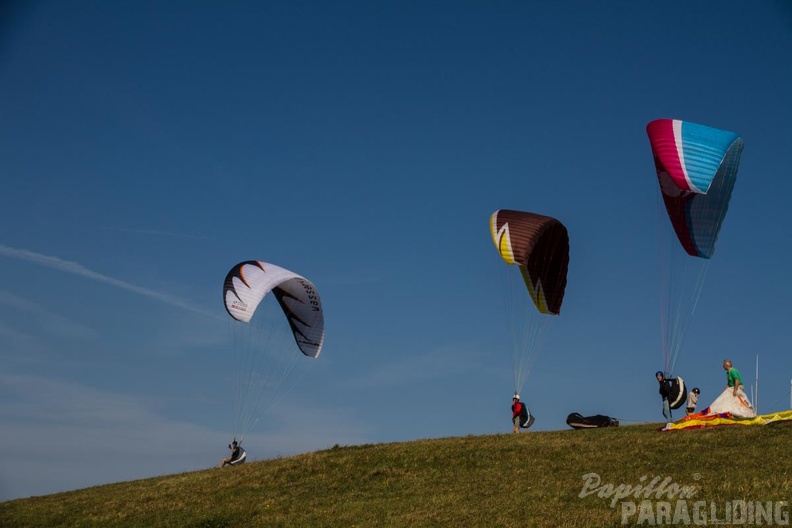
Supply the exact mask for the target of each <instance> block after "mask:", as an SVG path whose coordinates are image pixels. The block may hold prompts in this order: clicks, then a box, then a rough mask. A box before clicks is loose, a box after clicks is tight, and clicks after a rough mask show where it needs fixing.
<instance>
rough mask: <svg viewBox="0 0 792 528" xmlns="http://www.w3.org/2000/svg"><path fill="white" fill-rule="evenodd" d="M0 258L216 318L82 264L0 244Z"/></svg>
mask: <svg viewBox="0 0 792 528" xmlns="http://www.w3.org/2000/svg"><path fill="white" fill-rule="evenodd" d="M0 257H10V258H15V259H18V260H24V261H27V262H33V263H34V264H39V265H41V266H45V267H47V268H52V269H56V270H59V271H65V272H66V273H72V274H74V275H80V276H81V277H85V278H87V279H91V280H94V281H97V282H102V283H104V284H109V285H111V286H115V287H116V288H121V289H122V290H127V291H131V292H135V293H138V294H140V295H145V296H146V297H150V298H152V299H156V300H158V301H162V302H164V303H168V304H170V305H172V306H178V307H179V308H184V309H185V310H190V311H192V312H196V313H199V314H201V315H205V316H208V317H212V318H217V316H216V315H215V314H212V313H209V312H207V311H204V310H201V309H200V308H196V307H194V306H192V305H191V304H190V303H188V302H187V301H183V300H181V299H178V298H176V297H173V296H171V295H166V294H164V293H160V292H157V291H154V290H149V289H148V288H143V287H141V286H135V285H134V284H130V283H128V282H124V281H122V280H118V279H114V278H113V277H108V276H107V275H102V274H101V273H97V272H95V271H93V270H90V269H88V268H86V267H85V266H83V265H82V264H78V263H77V262H70V261H68V260H63V259H59V258H58V257H51V256H49V255H42V254H41V253H35V252H33V251H28V250H27V249H16V248H12V247H8V246H4V245H2V244H0Z"/></svg>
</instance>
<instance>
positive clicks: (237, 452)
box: [220, 440, 246, 467]
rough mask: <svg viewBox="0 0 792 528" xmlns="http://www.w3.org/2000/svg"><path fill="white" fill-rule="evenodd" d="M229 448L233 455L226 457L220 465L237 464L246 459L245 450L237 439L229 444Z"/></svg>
mask: <svg viewBox="0 0 792 528" xmlns="http://www.w3.org/2000/svg"><path fill="white" fill-rule="evenodd" d="M228 449H230V450H231V456H230V457H228V458H224V459H223V461H222V462H221V463H220V467H225V466H233V465H235V464H241V463H242V462H244V461H245V456H246V454H245V450H244V449H242V446H241V445H239V444H238V443H237V441H236V440H234V441H233V442H231V443H230V444H228Z"/></svg>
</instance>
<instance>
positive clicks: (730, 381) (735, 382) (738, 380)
mask: <svg viewBox="0 0 792 528" xmlns="http://www.w3.org/2000/svg"><path fill="white" fill-rule="evenodd" d="M723 370H725V371H726V388H727V389H728V388H729V387H734V392H733V393H732V394H733V395H734V396H737V391H738V390H740V388H741V387H742V384H743V382H742V377H740V373H739V372H738V371H737V369H736V368H734V367H732V362H731V360H730V359H724V360H723Z"/></svg>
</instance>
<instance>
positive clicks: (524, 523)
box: [0, 424, 792, 528]
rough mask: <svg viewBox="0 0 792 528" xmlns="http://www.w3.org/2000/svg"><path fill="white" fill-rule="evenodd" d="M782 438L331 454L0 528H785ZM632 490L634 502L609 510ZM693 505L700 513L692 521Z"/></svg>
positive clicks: (608, 439)
mask: <svg viewBox="0 0 792 528" xmlns="http://www.w3.org/2000/svg"><path fill="white" fill-rule="evenodd" d="M791 435H792V428H790V427H788V426H786V425H784V424H775V425H767V426H753V427H743V426H732V427H721V428H714V429H709V430H694V431H678V432H670V433H660V432H657V431H656V429H655V427H654V426H649V425H641V426H630V427H619V428H613V429H597V430H588V431H574V430H568V431H552V432H536V433H523V434H519V435H514V434H500V435H488V436H468V437H457V438H440V439H434V440H418V441H414V442H405V443H393V444H377V445H362V446H349V447H338V446H336V447H334V448H333V449H328V450H325V451H319V452H314V453H308V454H304V455H299V456H294V457H289V458H282V459H275V460H267V461H261V462H254V463H247V464H244V465H242V466H239V467H226V468H223V469H219V468H212V469H207V470H203V471H196V472H191V473H184V474H180V475H171V476H164V477H158V478H151V479H146V480H138V481H132V482H124V483H118V484H109V485H104V486H98V487H94V488H87V489H82V490H77V491H72V492H67V493H59V494H55V495H48V496H44V497H34V498H29V499H20V500H14V501H8V502H5V503H0V526H3V527H15V528H23V527H36V528H41V527H54V526H63V527H102V528H106V527H139V528H149V527H159V526H168V527H180V528H198V527H202V528H220V527H235V526H268V527H278V526H283V527H287V526H288V527H292V526H293V527H343V528H352V527H386V526H400V527H427V526H437V527H501V526H502V527H511V526H515V527H517V526H519V527H529V526H554V527H567V526H568V527H577V526H618V525H621V521H622V514H623V513H624V512H625V511H626V510H625V509H624V508H629V507H628V506H622V505H621V502H622V501H631V502H632V503H634V504H635V505H636V511H635V513H634V514H631V515H627V516H626V521H627V525H628V526H629V525H650V522H649V521H650V519H649V515H650V514H651V521H652V523H654V524H657V525H672V522H673V521H674V520H676V524H677V525H682V526H684V525H685V517H684V516H683V515H682V514H681V511H678V510H676V509H677V508H680V507H681V506H680V505H679V504H680V503H681V502H683V503H684V505H686V506H688V518H689V521H688V524H689V525H696V524H715V523H718V522H721V521H723V520H724V518H725V516H726V515H727V514H728V515H730V516H735V515H738V514H739V515H742V514H740V513H739V512H740V511H743V510H740V506H739V504H738V503H737V502H735V501H746V504H748V503H750V504H749V505H750V515H751V516H750V518H747V520H750V521H752V522H747V521H746V522H745V523H744V524H746V525H750V524H759V523H758V522H757V521H756V518H759V516H763V517H761V518H760V520H762V521H763V523H762V524H763V525H768V524H771V525H778V524H782V523H783V519H784V517H783V516H784V515H786V519H787V520H786V523H787V524H789V507H788V506H786V505H785V504H783V503H779V501H787V500H789V499H790V494H791V493H792V492H790V490H792V449H790V448H791V447H792V438H791ZM586 474H597V475H598V477H599V485H595V484H596V482H597V481H596V478H595V477H594V476H589V477H586V478H584V475H586ZM653 479H654V481H655V485H654V486H653V489H654V490H655V491H654V492H652V491H651V489H647V488H646V487H647V486H649V485H650V483H651V482H652V480H653ZM663 481H664V482H665V484H664V485H663V484H662V482H663ZM620 485H622V486H621V487H620V488H619V486H620ZM584 486H585V491H588V492H590V493H584ZM608 486H610V487H608ZM625 486H630V487H631V488H630V489H627V488H625ZM637 486H644V488H643V490H640V489H639V493H638V495H639V497H638V498H634V497H633V496H629V497H627V498H623V499H618V498H614V492H616V491H621V492H623V494H624V495H627V494H628V493H629V492H630V491H635V487H637ZM592 489H593V490H592ZM658 490H659V491H658ZM680 491H681V492H684V493H687V494H688V498H685V497H681V501H680V494H679V493H680ZM581 495H583V496H581ZM644 495H646V497H645V496H644ZM644 500H645V501H647V502H645V503H644V508H643V509H641V504H640V503H641V501H644ZM678 501H680V502H679V503H678ZM697 502H698V503H701V504H704V505H705V506H706V511H705V510H704V507H703V506H700V505H699V506H697V507H695V511H693V510H694V506H695V503H697ZM612 503H613V504H614V506H612V505H611V504H612ZM665 504H670V508H671V510H670V511H668V510H667V509H666V508H667V506H665ZM768 507H769V510H770V513H769V515H770V521H771V522H769V523H768V522H767V518H768V517H767V515H768V514H767V508H768ZM712 508H715V509H714V510H713V509H712ZM727 510H728V512H727ZM738 510H739V511H738ZM745 511H746V512H747V510H745ZM702 514H703V515H704V516H705V517H704V518H702ZM713 514H714V515H713ZM641 515H642V516H641ZM673 515H677V517H676V518H674V517H672V516H673ZM730 518H731V517H730ZM702 520H703V522H702Z"/></svg>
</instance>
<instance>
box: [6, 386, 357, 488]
mask: <svg viewBox="0 0 792 528" xmlns="http://www.w3.org/2000/svg"><path fill="white" fill-rule="evenodd" d="M0 395H2V398H0V501H4V500H10V499H14V498H20V497H27V496H31V495H44V494H50V493H56V492H60V491H67V490H72V489H77V488H83V487H87V486H96V485H99V484H104V483H109V482H121V481H128V480H132V479H141V478H148V477H153V476H157V475H167V474H174V473H180V472H184V471H193V470H199V469H205V468H212V467H217V466H218V465H219V462H220V459H221V458H222V457H224V456H227V455H228V451H227V450H226V449H225V445H226V444H227V443H228V442H229V434H228V432H227V431H220V430H219V429H215V428H212V427H207V426H205V425H201V424H194V423H189V422H187V421H184V420H178V419H172V418H169V417H166V416H163V415H162V414H160V413H159V412H157V411H155V410H154V409H156V408H159V407H161V404H162V402H161V401H160V400H155V399H151V398H149V399H147V398H145V397H135V396H131V395H126V394H119V393H114V392H111V391H107V390H101V389H97V388H93V387H88V386H86V385H83V384H79V383H74V382H66V381H58V380H54V379H48V378H44V377H39V376H20V375H3V374H2V373H0ZM306 413H307V414H306ZM267 422H268V423H270V424H272V423H276V424H277V430H273V431H271V432H266V431H265V429H266V428H265V427H264V424H262V428H261V431H260V432H259V433H256V434H252V435H251V436H250V438H249V439H248V440H247V441H246V442H245V447H246V448H247V450H248V453H249V456H250V460H260V459H266V458H273V457H277V456H289V455H293V454H297V453H302V452H307V451H313V450H316V449H321V448H328V447H331V446H333V445H334V444H340V445H354V444H358V443H366V442H370V438H369V436H368V435H367V433H366V430H365V427H363V426H361V425H357V424H355V423H354V422H353V421H352V417H351V416H350V412H349V411H344V410H339V409H328V408H322V407H321V406H319V405H313V406H312V407H311V408H310V409H308V410H307V411H306V409H305V405H302V406H299V407H295V408H289V407H288V406H286V405H283V406H280V407H279V410H278V411H277V412H276V413H271V414H269V415H268V416H267ZM317 424H321V427H318V426H317ZM20 453H23V454H24V456H20ZM216 471H220V470H219V469H217V470H216Z"/></svg>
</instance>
